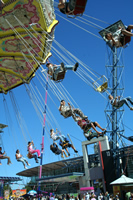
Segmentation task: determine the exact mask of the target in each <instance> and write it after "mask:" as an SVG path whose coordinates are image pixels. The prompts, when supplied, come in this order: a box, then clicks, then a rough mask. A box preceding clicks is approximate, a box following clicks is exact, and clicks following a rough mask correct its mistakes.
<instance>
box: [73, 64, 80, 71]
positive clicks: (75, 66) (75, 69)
mask: <svg viewBox="0 0 133 200" xmlns="http://www.w3.org/2000/svg"><path fill="white" fill-rule="evenodd" d="M78 66H79V64H78V63H76V64H75V65H74V69H73V71H75V72H76V71H77V68H78Z"/></svg>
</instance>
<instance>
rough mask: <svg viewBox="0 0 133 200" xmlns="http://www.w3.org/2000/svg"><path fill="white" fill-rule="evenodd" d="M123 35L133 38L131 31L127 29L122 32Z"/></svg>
mask: <svg viewBox="0 0 133 200" xmlns="http://www.w3.org/2000/svg"><path fill="white" fill-rule="evenodd" d="M121 33H122V34H123V35H126V36H130V37H131V36H133V33H131V32H130V31H127V30H126V29H123V30H122V31H121Z"/></svg>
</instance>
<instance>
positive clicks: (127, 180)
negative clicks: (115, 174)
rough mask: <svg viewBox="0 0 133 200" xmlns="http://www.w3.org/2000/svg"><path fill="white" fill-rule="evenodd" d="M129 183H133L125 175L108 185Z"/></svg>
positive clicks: (132, 180)
mask: <svg viewBox="0 0 133 200" xmlns="http://www.w3.org/2000/svg"><path fill="white" fill-rule="evenodd" d="M131 183H133V179H132V178H128V177H126V176H125V175H122V176H121V177H120V178H118V179H116V180H115V181H113V182H111V183H110V185H120V184H131Z"/></svg>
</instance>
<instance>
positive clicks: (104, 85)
mask: <svg viewBox="0 0 133 200" xmlns="http://www.w3.org/2000/svg"><path fill="white" fill-rule="evenodd" d="M99 82H100V83H102V85H100V84H99ZM93 88H94V90H95V91H97V92H100V93H103V92H105V91H106V90H107V88H108V79H107V78H106V77H105V76H104V75H102V76H101V77H99V78H98V79H97V80H96V81H94V82H93Z"/></svg>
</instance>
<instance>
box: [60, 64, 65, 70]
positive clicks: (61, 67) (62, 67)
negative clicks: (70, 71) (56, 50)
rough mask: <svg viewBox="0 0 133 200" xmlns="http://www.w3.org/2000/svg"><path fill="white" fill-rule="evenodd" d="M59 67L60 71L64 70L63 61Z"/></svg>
mask: <svg viewBox="0 0 133 200" xmlns="http://www.w3.org/2000/svg"><path fill="white" fill-rule="evenodd" d="M60 69H61V71H65V67H64V63H61V66H60Z"/></svg>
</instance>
